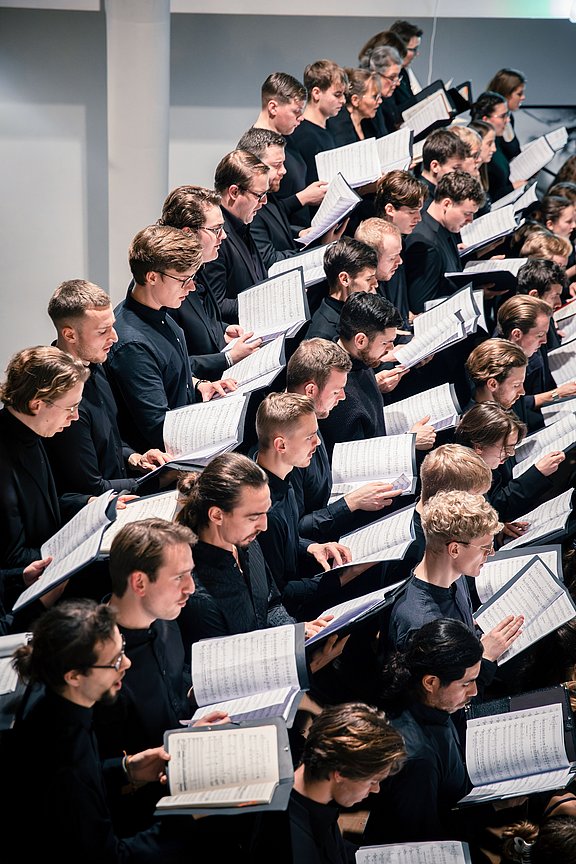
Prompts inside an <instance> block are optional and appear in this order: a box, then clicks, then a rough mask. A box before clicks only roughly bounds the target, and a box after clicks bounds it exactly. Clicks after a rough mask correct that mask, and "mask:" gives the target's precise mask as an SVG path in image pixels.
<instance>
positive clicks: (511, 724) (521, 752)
mask: <svg viewBox="0 0 576 864" xmlns="http://www.w3.org/2000/svg"><path fill="white" fill-rule="evenodd" d="M567 765H568V757H567V755H566V746H565V744H564V718H563V714H562V705H561V704H560V703H559V702H556V703H554V704H552V705H540V706H536V707H534V708H529V709H528V710H526V711H509V712H507V713H506V714H490V715H488V716H486V717H476V718H474V719H473V720H468V722H467V723H466V768H467V770H468V775H469V777H470V780H471V781H472V783H473V784H474V786H480V785H482V784H483V783H495V782H497V781H499V780H512V779H514V778H516V777H526V776H527V775H530V774H540V773H542V772H543V771H554V770H556V769H558V768H566V767H567Z"/></svg>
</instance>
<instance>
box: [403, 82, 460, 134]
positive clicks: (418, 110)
mask: <svg viewBox="0 0 576 864" xmlns="http://www.w3.org/2000/svg"><path fill="white" fill-rule="evenodd" d="M451 116H452V115H451V112H450V109H449V107H448V105H447V99H446V94H445V93H444V91H443V90H437V91H436V93H433V94H432V95H431V96H427V97H426V99H423V100H422V101H421V102H417V103H416V104H415V105H411V106H410V108H406V109H405V110H404V111H403V112H402V119H403V120H404V123H403V126H406V127H408V129H412V131H413V132H414V136H417V135H419V134H420V133H421V132H424V131H425V130H426V129H428V128H429V127H430V126H432V125H433V124H434V123H436V122H438V121H439V120H450V117H451Z"/></svg>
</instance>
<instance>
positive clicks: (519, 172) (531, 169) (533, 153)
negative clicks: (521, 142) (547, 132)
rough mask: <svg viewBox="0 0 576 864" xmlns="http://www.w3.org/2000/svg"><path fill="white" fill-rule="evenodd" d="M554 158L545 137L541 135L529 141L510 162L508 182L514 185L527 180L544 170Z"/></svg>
mask: <svg viewBox="0 0 576 864" xmlns="http://www.w3.org/2000/svg"><path fill="white" fill-rule="evenodd" d="M553 156H554V150H553V149H552V147H551V146H550V144H549V143H548V141H547V140H546V136H544V135H542V136H541V137H540V138H536V139H535V140H534V141H531V142H530V144H528V145H527V146H526V147H524V149H523V150H522V152H521V153H519V154H518V156H515V157H514V159H512V160H511V162H510V182H511V183H516V182H517V181H518V180H529V179H530V177H534V175H535V174H538V172H539V171H540V170H541V169H542V168H544V166H545V165H547V164H548V162H550V160H551V159H552V157H553Z"/></svg>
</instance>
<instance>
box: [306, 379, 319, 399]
mask: <svg viewBox="0 0 576 864" xmlns="http://www.w3.org/2000/svg"><path fill="white" fill-rule="evenodd" d="M304 395H305V396H308V397H309V398H310V399H315V398H316V396H317V395H318V385H317V384H315V383H314V381H308V383H307V384H305V385H304Z"/></svg>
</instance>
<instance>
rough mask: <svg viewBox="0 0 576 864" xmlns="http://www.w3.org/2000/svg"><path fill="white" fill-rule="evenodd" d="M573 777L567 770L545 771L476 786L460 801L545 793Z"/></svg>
mask: <svg viewBox="0 0 576 864" xmlns="http://www.w3.org/2000/svg"><path fill="white" fill-rule="evenodd" d="M573 777H574V774H573V773H572V771H571V770H570V769H569V768H560V769H558V771H546V772H544V773H543V774H532V775H531V776H530V777H519V778H518V779H515V780H503V781H501V782H500V783H489V784H486V785H483V786H478V787H477V788H476V789H472V791H471V792H469V793H468V795H466V796H465V797H464V798H461V799H460V801H461V802H463V801H469V802H478V801H485V800H486V801H489V800H493V799H496V798H513V797H516V796H521V795H531V794H532V793H533V792H546V791H550V790H551V789H563V788H564V787H565V786H566V785H567V784H568V783H569V781H570V780H572V779H573Z"/></svg>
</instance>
